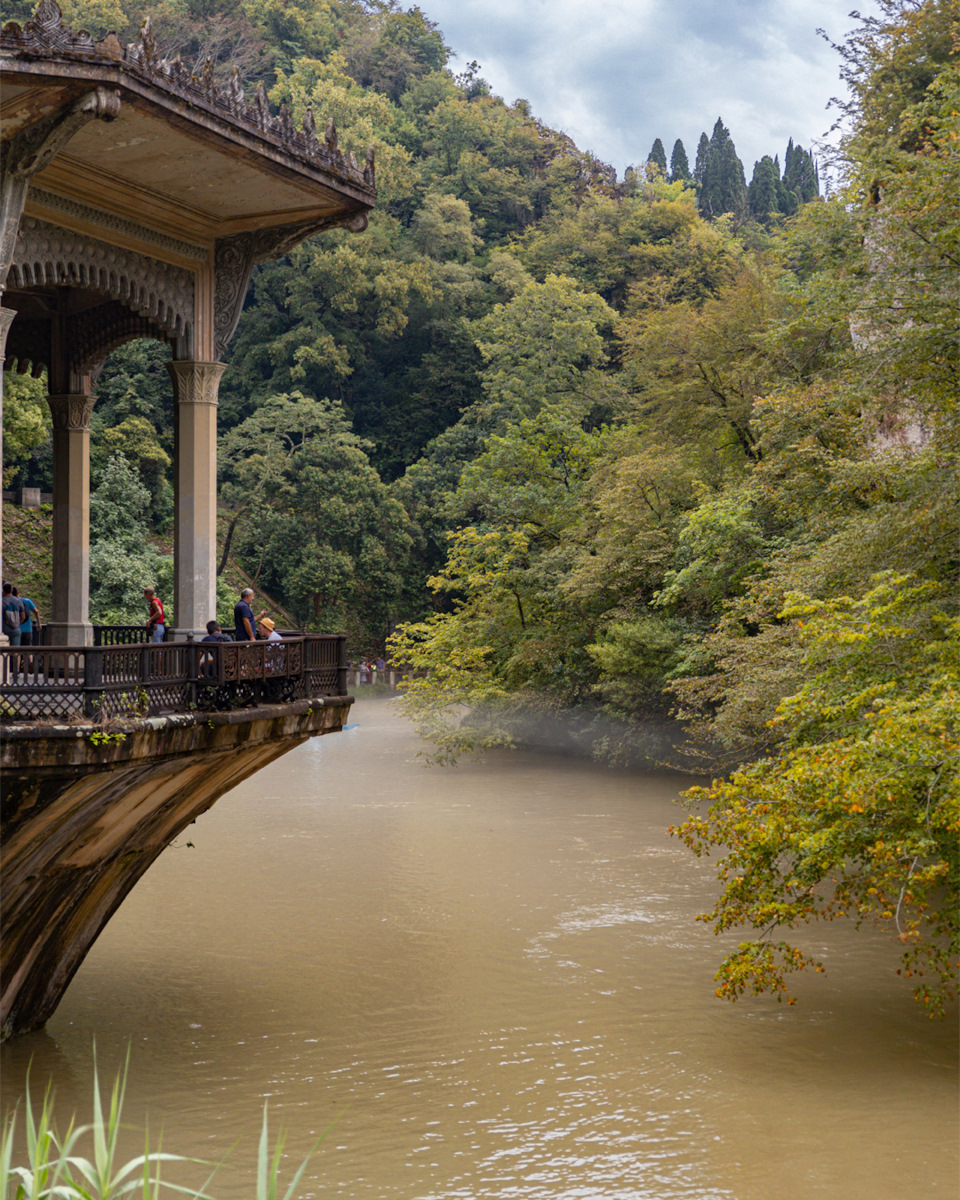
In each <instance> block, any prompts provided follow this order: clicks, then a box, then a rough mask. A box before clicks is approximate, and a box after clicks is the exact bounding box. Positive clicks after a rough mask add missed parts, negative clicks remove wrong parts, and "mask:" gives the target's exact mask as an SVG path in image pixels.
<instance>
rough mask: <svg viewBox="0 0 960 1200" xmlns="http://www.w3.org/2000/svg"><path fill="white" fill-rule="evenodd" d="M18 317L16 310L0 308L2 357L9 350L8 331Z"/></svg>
mask: <svg viewBox="0 0 960 1200" xmlns="http://www.w3.org/2000/svg"><path fill="white" fill-rule="evenodd" d="M16 315H17V310H16V309H15V308H0V357H2V356H3V353H4V352H5V350H6V348H7V331H8V330H9V328H10V326H11V325H12V324H13V318H14V317H15V316H16Z"/></svg>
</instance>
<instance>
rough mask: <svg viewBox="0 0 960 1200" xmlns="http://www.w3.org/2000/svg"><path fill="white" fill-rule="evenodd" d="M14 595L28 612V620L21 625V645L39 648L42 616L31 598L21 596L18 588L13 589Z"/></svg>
mask: <svg viewBox="0 0 960 1200" xmlns="http://www.w3.org/2000/svg"><path fill="white" fill-rule="evenodd" d="M13 594H14V595H15V596H18V597H19V598H20V602H21V604H22V605H23V607H24V609H25V610H26V619H25V620H24V621H22V622H21V623H20V645H21V646H39V645H40V614H39V613H38V612H37V606H36V605H35V604H34V602H33V601H32V600H31V599H30V597H29V596H21V595H20V592H19V591H18V590H17V588H14V589H13Z"/></svg>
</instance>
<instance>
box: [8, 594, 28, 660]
mask: <svg viewBox="0 0 960 1200" xmlns="http://www.w3.org/2000/svg"><path fill="white" fill-rule="evenodd" d="M26 616H27V610H26V609H25V608H24V606H23V601H22V600H21V599H20V597H19V596H15V595H14V593H13V584H12V583H5V584H4V585H3V632H4V633H5V634H6V635H7V637H8V638H9V639H10V645H11V646H19V645H20V637H21V626H22V625H23V622H24V620H25V619H26Z"/></svg>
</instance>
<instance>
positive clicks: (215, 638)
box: [200, 621, 233, 642]
mask: <svg viewBox="0 0 960 1200" xmlns="http://www.w3.org/2000/svg"><path fill="white" fill-rule="evenodd" d="M200 640H201V641H204V642H232V641H233V638H232V637H231V636H230V634H229V633H224V632H223V630H222V629H221V628H220V624H219V622H218V621H208V622H207V636H206V637H205V638H201V639H200Z"/></svg>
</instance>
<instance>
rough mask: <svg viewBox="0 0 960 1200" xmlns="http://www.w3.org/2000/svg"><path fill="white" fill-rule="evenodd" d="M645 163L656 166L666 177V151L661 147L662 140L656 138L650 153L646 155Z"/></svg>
mask: <svg viewBox="0 0 960 1200" xmlns="http://www.w3.org/2000/svg"><path fill="white" fill-rule="evenodd" d="M647 163H648V164H651V165H652V166H654V167H656V168H657V169H658V170H659V172H660V174H661V175H662V176H663V177H664V178H666V175H667V152H666V150H664V148H663V142H661V141H660V139H659V138H656V139H655V141H654V143H653V146H652V147H651V149H650V153H649V154H648V155H647Z"/></svg>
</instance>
